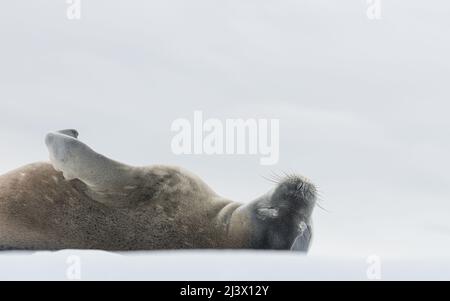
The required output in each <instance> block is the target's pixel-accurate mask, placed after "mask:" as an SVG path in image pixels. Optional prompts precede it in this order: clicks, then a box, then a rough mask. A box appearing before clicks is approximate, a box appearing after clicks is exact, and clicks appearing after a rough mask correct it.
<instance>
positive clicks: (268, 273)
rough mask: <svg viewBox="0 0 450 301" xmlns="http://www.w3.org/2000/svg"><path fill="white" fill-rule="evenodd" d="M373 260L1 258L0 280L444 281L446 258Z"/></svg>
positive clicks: (196, 255)
mask: <svg viewBox="0 0 450 301" xmlns="http://www.w3.org/2000/svg"><path fill="white" fill-rule="evenodd" d="M379 259H380V264H379V269H378V271H379V273H378V274H372V272H371V271H372V270H371V263H372V262H371V260H370V258H366V257H353V258H350V257H330V256H328V257H318V256H304V255H301V254H298V253H292V252H273V251H164V252H161V251H158V252H131V253H109V252H103V251H85V250H64V251H58V252H35V253H34V252H4V253H2V254H1V255H0V266H1V269H0V280H179V281H183V280H192V281H194V280H204V281H206V280H223V281H232V280H235V281H237V280H242V281H244V280H266V281H269V280H274V281H278V280H450V260H448V258H447V259H443V258H436V259H431V260H430V258H427V259H425V258H409V259H399V258H393V257H387V258H385V257H380V258H379ZM74 266H75V268H77V269H78V267H79V270H76V271H79V273H74V272H73V271H74V270H73V267H74ZM373 275H375V276H373Z"/></svg>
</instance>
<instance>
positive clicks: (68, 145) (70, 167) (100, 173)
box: [45, 130, 137, 205]
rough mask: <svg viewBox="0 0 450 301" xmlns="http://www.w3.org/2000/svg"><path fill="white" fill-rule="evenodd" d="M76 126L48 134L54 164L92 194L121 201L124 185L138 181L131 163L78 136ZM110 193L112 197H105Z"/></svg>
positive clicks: (69, 178)
mask: <svg viewBox="0 0 450 301" xmlns="http://www.w3.org/2000/svg"><path fill="white" fill-rule="evenodd" d="M77 137H78V132H77V131H76V130H62V131H57V132H52V133H49V134H47V136H46V137H45V143H46V145H47V148H48V151H49V155H50V161H51V163H52V165H53V167H54V168H55V169H56V170H58V171H61V172H62V173H63V175H64V177H65V178H66V179H67V180H73V179H78V180H80V181H81V182H83V183H84V184H86V185H87V187H88V188H89V192H91V196H92V197H93V198H94V199H95V200H97V201H99V202H107V200H108V202H109V201H110V200H117V201H113V204H114V205H117V204H118V203H120V199H121V198H120V197H117V198H116V197H111V196H115V195H119V194H120V195H122V196H123V191H122V188H123V187H125V186H130V185H137V183H134V182H133V181H135V179H136V177H133V176H130V174H129V172H130V169H131V168H130V167H129V166H128V165H125V164H122V163H119V162H117V161H114V160H111V159H109V158H107V157H105V156H103V155H101V154H99V153H97V152H95V151H94V150H92V149H91V148H90V147H89V146H87V145H86V144H84V143H83V142H81V141H80V140H78V139H77ZM102 196H108V197H102ZM122 199H123V197H122Z"/></svg>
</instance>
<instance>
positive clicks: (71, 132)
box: [57, 129, 78, 138]
mask: <svg viewBox="0 0 450 301" xmlns="http://www.w3.org/2000/svg"><path fill="white" fill-rule="evenodd" d="M57 133H60V134H63V135H67V136H70V137H73V138H78V131H77V130H74V129H67V130H61V131H57Z"/></svg>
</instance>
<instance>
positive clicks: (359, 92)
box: [0, 0, 450, 256]
mask: <svg viewBox="0 0 450 301" xmlns="http://www.w3.org/2000/svg"><path fill="white" fill-rule="evenodd" d="M66 8H67V4H66V3H65V1H62V0H61V1H54V0H33V1H31V0H28V1H23V0H15V1H8V2H6V1H4V2H2V4H1V5H0V38H1V40H0V138H1V139H0V172H1V173H4V172H6V171H9V170H11V169H14V168H17V167H19V166H21V165H24V164H27V163H30V162H34V161H42V160H47V152H46V148H45V146H44V143H43V137H44V135H45V133H46V132H48V131H50V130H57V129H61V128H77V129H78V130H79V132H80V139H83V140H84V141H85V142H87V143H88V144H90V145H91V146H92V147H93V148H94V149H96V150H98V151H99V152H102V153H104V154H106V155H108V156H110V157H112V158H114V159H117V160H120V161H124V162H126V163H130V164H134V165H147V164H155V163H163V164H175V165H181V166H183V167H185V168H188V169H190V170H191V171H193V172H195V173H197V174H198V175H200V176H201V177H202V178H203V179H204V180H205V181H206V182H207V183H208V184H209V185H210V186H211V187H212V188H213V189H215V190H216V191H217V192H218V193H219V194H221V195H224V196H226V197H229V198H232V199H235V200H237V201H242V202H246V201H250V200H252V199H254V198H256V197H257V196H259V195H260V194H263V193H265V192H266V191H267V190H269V189H270V188H271V187H272V184H271V183H270V182H268V181H267V180H265V179H264V178H263V176H268V175H270V174H271V172H272V171H273V172H276V173H281V172H282V171H289V172H290V171H295V172H298V173H300V174H302V175H305V176H307V177H309V178H311V179H312V180H313V181H314V182H315V183H316V184H317V185H318V186H319V189H320V192H321V194H322V199H323V200H322V201H321V204H322V206H323V207H325V208H326V209H327V212H326V211H323V210H320V209H318V210H317V211H316V213H315V226H316V232H315V234H316V235H315V241H314V245H313V249H312V250H311V251H312V253H315V254H329V253H331V252H341V253H343V254H352V253H358V254H372V253H375V254H384V253H389V254H395V255H399V256H404V255H410V254H412V253H414V254H419V255H424V256H432V255H435V254H441V255H446V254H448V253H449V251H450V204H449V201H450V188H449V187H450V178H449V176H448V170H449V169H450V159H449V150H450V139H449V134H450V133H449V132H450V119H449V118H448V112H449V110H450V104H449V100H450V91H449V86H450V85H449V79H450V58H449V53H450V33H449V28H450V19H449V16H450V3H449V2H448V1H444V0H431V1H424V0H422V1H418V0H396V1H388V0H384V1H382V10H381V15H382V19H381V20H369V19H368V18H367V16H366V9H367V5H366V1H365V0H364V1H359V0H353V1H350V0H342V1H334V0H327V1H324V0H314V1H300V0H297V1H261V0H252V1H241V0H239V1H238V0H231V1H218V0H217V1H211V0H191V1H184V0H177V1H174V0H168V1H148V0H145V1H144V0H142V1H106V0H94V1H91V0H89V1H86V0H84V1H83V0H82V10H81V13H82V18H81V20H71V21H70V20H68V19H67V18H66ZM194 110H201V111H203V114H204V116H205V118H218V119H221V120H225V119H226V118H243V119H247V118H278V119H279V120H280V160H279V162H278V164H276V165H273V166H261V165H260V164H259V157H255V156H205V155H204V156H194V155H192V156H176V155H174V154H173V153H172V151H171V148H170V143H171V139H172V136H173V133H172V132H171V131H170V127H171V124H172V122H173V121H174V120H175V119H177V118H187V119H190V120H192V118H193V113H194Z"/></svg>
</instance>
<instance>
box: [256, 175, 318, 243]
mask: <svg viewBox="0 0 450 301" xmlns="http://www.w3.org/2000/svg"><path fill="white" fill-rule="evenodd" d="M316 198H317V190H316V187H315V186H314V184H312V183H311V182H310V181H309V180H308V179H306V178H304V177H301V176H297V175H292V176H286V177H285V178H284V179H282V180H280V181H279V183H278V185H277V186H276V187H275V188H274V189H273V190H271V191H269V192H268V193H266V194H265V195H263V196H261V197H260V198H258V199H257V200H255V201H254V202H252V203H250V204H249V205H248V210H247V212H251V213H252V214H251V215H250V219H251V221H252V224H254V225H255V227H254V229H255V231H254V232H253V234H252V237H251V244H252V246H253V247H254V248H262V249H295V250H300V251H307V250H308V249H309V245H310V242H311V238H312V221H311V215H312V213H313V209H314V207H315V204H316Z"/></svg>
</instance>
